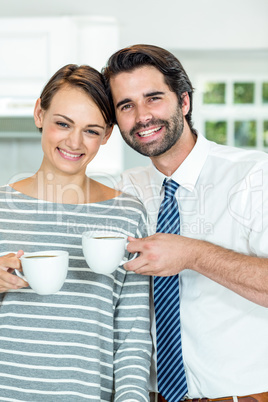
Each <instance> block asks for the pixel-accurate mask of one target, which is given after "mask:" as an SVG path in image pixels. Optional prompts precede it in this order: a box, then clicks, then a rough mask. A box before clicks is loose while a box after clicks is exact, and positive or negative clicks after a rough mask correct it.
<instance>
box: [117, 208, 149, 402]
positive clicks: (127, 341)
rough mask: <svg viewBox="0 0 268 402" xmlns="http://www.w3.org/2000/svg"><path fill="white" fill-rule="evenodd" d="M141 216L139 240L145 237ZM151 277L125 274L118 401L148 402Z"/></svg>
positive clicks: (119, 313)
mask: <svg viewBox="0 0 268 402" xmlns="http://www.w3.org/2000/svg"><path fill="white" fill-rule="evenodd" d="M144 222H145V214H142V216H141V218H140V222H139V225H138V227H137V232H136V237H143V236H146V225H145V224H144ZM149 294H150V280H149V277H148V276H145V275H138V274H135V273H133V272H128V271H125V275H124V282H123V284H122V286H121V290H120V295H119V297H118V301H117V304H116V307H115V316H114V341H115V346H114V350H115V355H114V381H115V401H116V402H122V401H128V402H130V401H135V402H138V401H149V390H148V381H149V373H150V362H151V353H152V340H151V335H150V309H149Z"/></svg>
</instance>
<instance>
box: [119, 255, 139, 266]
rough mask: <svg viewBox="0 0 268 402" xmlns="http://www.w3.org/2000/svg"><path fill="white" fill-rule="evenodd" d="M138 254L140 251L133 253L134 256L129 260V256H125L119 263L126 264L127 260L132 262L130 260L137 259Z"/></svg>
mask: <svg viewBox="0 0 268 402" xmlns="http://www.w3.org/2000/svg"><path fill="white" fill-rule="evenodd" d="M138 254H139V253H135V254H134V255H133V257H132V258H130V260H128V259H127V258H125V259H124V260H122V261H121V262H120V263H119V265H124V264H126V263H127V262H130V261H133V260H135V258H137V257H138Z"/></svg>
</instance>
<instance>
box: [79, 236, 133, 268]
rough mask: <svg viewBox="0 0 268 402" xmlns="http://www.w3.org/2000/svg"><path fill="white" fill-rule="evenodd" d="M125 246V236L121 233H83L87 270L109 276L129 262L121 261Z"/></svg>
mask: <svg viewBox="0 0 268 402" xmlns="http://www.w3.org/2000/svg"><path fill="white" fill-rule="evenodd" d="M126 246H127V236H126V235H124V234H122V233H117V232H108V231H99V232H84V233H83V234H82V247H83V253H84V257H85V259H86V262H87V264H88V266H89V268H90V269H91V270H92V271H93V272H96V273H98V274H111V273H112V272H114V271H115V270H116V269H117V268H118V267H119V266H120V265H123V264H125V263H126V262H128V261H132V260H133V259H134V258H136V256H137V253H136V254H135V255H134V256H133V258H131V260H127V259H123V257H124V254H125V250H126Z"/></svg>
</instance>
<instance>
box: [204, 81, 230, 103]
mask: <svg viewBox="0 0 268 402" xmlns="http://www.w3.org/2000/svg"><path fill="white" fill-rule="evenodd" d="M203 102H204V103H205V104H224V103H225V84H224V83H220V82H215V83H214V82H207V83H206V85H205V91H204V94H203Z"/></svg>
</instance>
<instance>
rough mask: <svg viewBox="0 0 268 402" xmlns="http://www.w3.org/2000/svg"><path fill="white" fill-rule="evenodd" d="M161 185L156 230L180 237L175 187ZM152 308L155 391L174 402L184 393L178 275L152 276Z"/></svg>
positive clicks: (185, 385)
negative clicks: (156, 389) (153, 318)
mask: <svg viewBox="0 0 268 402" xmlns="http://www.w3.org/2000/svg"><path fill="white" fill-rule="evenodd" d="M163 186H164V187H165V197H164V199H163V201H162V203H161V206H160V209H159V213H158V220H157V229H156V231H157V232H160V233H175V234H180V214H179V208H178V203H177V200H176V198H175V196H174V195H175V191H176V190H177V188H178V187H179V184H178V183H176V182H175V181H173V180H168V181H166V179H165V181H164V183H163ZM167 258H168V256H167ZM154 305H155V318H156V334H157V380H158V391H159V392H160V394H161V395H162V396H163V397H164V398H165V399H166V400H167V401H168V402H178V401H180V400H181V398H183V397H184V395H185V394H186V393H187V383H186V376H185V371H184V366H183V360H182V349H181V329H180V299H179V277H178V275H174V276H168V277H160V276H155V277H154Z"/></svg>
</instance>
